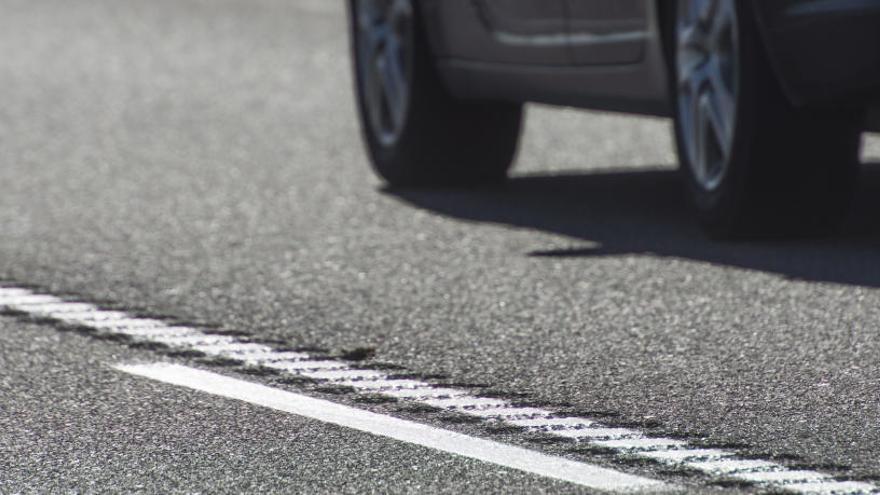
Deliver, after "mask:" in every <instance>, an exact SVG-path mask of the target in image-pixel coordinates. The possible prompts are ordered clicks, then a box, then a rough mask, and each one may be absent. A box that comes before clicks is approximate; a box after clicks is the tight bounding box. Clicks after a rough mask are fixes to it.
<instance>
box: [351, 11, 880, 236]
mask: <svg viewBox="0 0 880 495" xmlns="http://www.w3.org/2000/svg"><path fill="white" fill-rule="evenodd" d="M348 9H349V19H350V32H351V40H352V43H351V49H352V52H351V53H352V60H353V66H354V74H355V78H354V79H355V85H356V93H357V101H358V109H359V114H360V121H361V128H362V130H363V132H362V134H363V137H364V141H365V143H366V147H367V149H368V151H369V156H370V159H371V162H372V164H373V167H374V168H375V170H376V171H377V172H378V174H379V175H380V176H381V177H382V178H383V179H384V180H385V181H386V182H387V183H388V184H390V185H391V186H393V187H438V186H472V185H477V184H487V183H495V182H500V181H503V180H504V179H505V178H506V177H507V173H508V169H509V168H510V166H511V163H512V162H513V160H514V158H515V154H516V150H517V143H518V141H519V138H520V132H521V125H522V119H523V115H524V114H523V105H524V103H526V102H541V103H547V104H555V105H565V106H574V107H581V108H589V109H597V110H604V111H614V112H627V113H634V114H644V115H655V116H663V117H671V118H672V119H673V121H674V126H673V128H674V133H675V142H676V145H677V150H678V156H679V162H680V167H679V170H680V171H681V175H682V176H683V180H684V183H685V185H686V187H685V189H686V191H687V193H688V196H689V197H690V198H691V200H692V201H691V202H692V203H693V205H694V209H695V211H696V214H697V216H698V218H699V221H700V223H701V225H702V226H703V227H704V228H705V230H706V232H708V234H709V235H711V236H713V237H718V238H737V237H743V236H746V237H748V236H763V235H770V236H775V235H780V234H783V235H789V234H806V235H813V234H818V233H827V232H831V231H833V230H834V229H835V228H836V227H837V226H838V225H839V224H840V222H841V220H842V218H843V217H844V216H845V214H846V213H847V210H848V209H849V205H850V203H851V199H852V197H853V195H854V191H855V189H856V187H857V182H858V175H859V168H860V163H859V151H860V145H861V144H860V143H861V135H862V133H863V132H864V131H866V130H876V129H878V127H880V126H878V122H877V121H878V120H880V119H878V118H877V115H878V114H880V112H878V111H877V107H878V104H877V103H876V102H877V101H880V98H878V97H880V2H878V1H876V0H772V1H768V0H349V5H348Z"/></svg>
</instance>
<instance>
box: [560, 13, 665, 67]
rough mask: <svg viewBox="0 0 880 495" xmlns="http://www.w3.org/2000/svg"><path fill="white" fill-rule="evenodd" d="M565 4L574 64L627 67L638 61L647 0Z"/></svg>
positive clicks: (645, 32)
mask: <svg viewBox="0 0 880 495" xmlns="http://www.w3.org/2000/svg"><path fill="white" fill-rule="evenodd" d="M565 1H566V2H567V5H566V6H567V8H568V17H569V21H568V33H569V45H570V51H571V52H570V53H571V58H572V62H573V63H574V64H576V65H597V64H606V65H607V64H631V63H636V62H639V61H640V60H642V58H643V57H644V55H645V44H646V42H647V38H648V27H649V25H648V21H649V19H648V15H649V12H650V11H649V5H648V1H650V0H565Z"/></svg>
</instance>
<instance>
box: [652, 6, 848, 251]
mask: <svg viewBox="0 0 880 495" xmlns="http://www.w3.org/2000/svg"><path fill="white" fill-rule="evenodd" d="M697 4H702V5H715V6H716V7H715V8H714V11H712V12H708V10H707V12H706V14H707V15H704V16H703V22H702V24H699V27H694V15H693V12H694V11H695V10H698V9H699V7H694V5H697ZM727 16H733V17H732V21H730V20H725V17H727ZM670 17H671V22H672V26H671V28H670V29H669V31H668V32H670V33H671V36H672V40H671V41H672V44H671V50H670V52H671V62H672V64H671V70H670V73H671V74H672V76H671V79H672V83H671V88H672V94H673V98H672V100H673V108H674V112H675V140H676V145H677V147H678V153H679V158H680V163H681V171H682V173H683V175H684V180H685V181H686V184H687V190H688V192H689V196H690V198H691V200H692V202H693V204H694V206H695V207H696V210H697V213H698V216H699V220H700V223H701V224H702V226H703V228H704V230H705V231H706V232H707V233H708V234H709V235H710V236H712V237H716V238H741V237H778V236H789V235H817V234H827V233H830V232H832V231H833V230H835V228H836V227H837V226H838V225H839V223H840V220H842V218H843V217H844V215H845V214H846V212H847V210H848V206H849V204H850V201H851V198H852V197H853V195H854V191H855V188H856V182H857V178H858V172H859V146H860V136H861V129H860V128H859V125H858V120H857V118H856V117H857V116H856V115H854V113H853V112H850V111H845V110H822V111H816V110H808V109H798V108H795V107H794V106H792V104H791V103H790V102H789V101H788V99H787V97H786V96H785V94H784V93H783V91H782V89H781V86H780V84H779V81H778V80H777V78H776V77H775V75H774V73H773V70H772V68H771V66H770V63H769V61H768V60H767V57H766V54H765V52H764V48H763V46H762V45H761V43H760V39H761V37H760V33H759V32H758V28H757V25H756V20H755V19H756V18H755V13H754V11H753V6H752V3H751V2H749V1H739V0H716V1H715V2H711V1H709V2H707V1H703V2H700V1H698V0H676V2H675V7H674V13H673V15H671V16H670ZM724 23H727V24H730V27H729V28H727V29H725V28H723V26H722V24H724ZM700 29H701V30H702V34H700V31H699V30H700ZM713 29H714V31H715V32H716V33H721V34H720V35H719V36H717V37H715V38H714V39H715V40H716V41H714V42H713V41H711V40H712V39H713V37H712V36H709V35H707V34H706V33H707V32H712V30H713ZM728 33H729V34H728ZM685 40H687V41H689V42H690V43H685ZM725 40H726V41H725ZM701 43H703V44H705V45H706V46H702V48H703V51H700V50H698V49H697V48H694V47H700V44H701ZM707 46H709V48H707ZM725 52H728V53H726V54H725ZM707 53H708V55H707ZM700 57H704V59H703V61H702V62H700ZM713 57H714V58H713ZM701 64H702V65H701ZM700 73H702V74H700ZM716 86H717V87H722V88H726V89H727V90H729V91H730V93H731V95H732V97H733V98H732V104H727V105H725V104H724V102H725V101H729V100H730V99H729V98H728V99H725V98H724V97H723V95H721V96H719V94H718V91H719V90H718V89H716ZM713 116H714V117H715V118H712V117H713ZM718 116H720V117H718ZM724 118H727V119H729V123H728V124H726V125H724V124H723V119H724ZM718 122H722V124H717V123H718ZM712 123H716V124H714V125H713V124H712ZM725 130H727V131H728V132H724V131H725ZM707 136H708V137H707ZM725 138H727V139H728V141H727V142H726V143H723V142H722V140H723V139H725Z"/></svg>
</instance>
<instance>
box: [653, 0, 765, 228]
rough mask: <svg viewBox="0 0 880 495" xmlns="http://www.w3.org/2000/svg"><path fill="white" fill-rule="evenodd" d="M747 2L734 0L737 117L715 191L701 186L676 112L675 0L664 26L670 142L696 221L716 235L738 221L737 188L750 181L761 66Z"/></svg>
mask: <svg viewBox="0 0 880 495" xmlns="http://www.w3.org/2000/svg"><path fill="white" fill-rule="evenodd" d="M747 4H748V2H744V1H737V2H735V6H736V13H737V18H738V26H739V33H738V40H739V46H738V49H739V63H738V71H737V72H738V73H737V84H738V95H737V99H736V118H735V121H734V136H733V144H732V146H731V155H730V161H729V163H728V168H727V171H726V173H725V175H724V177H723V178H722V180H721V183H720V184H719V185H718V187H717V188H715V189H714V190H711V191H709V190H707V189H705V188H704V187H702V186H701V185H700V183H699V182H698V181H697V179H696V177H695V176H694V173H693V168H692V166H691V163H690V158H689V156H688V152H687V145H686V144H685V140H684V131H683V129H682V127H681V120H680V118H679V116H678V113H679V105H678V88H677V80H676V73H677V67H678V52H677V49H676V44H677V32H676V25H675V23H676V21H677V15H678V13H677V11H676V10H677V2H675V3H674V7H673V9H672V10H673V14H672V15H671V16H670V22H671V23H672V24H671V26H670V27H669V32H670V33H671V34H670V37H671V38H670V39H671V44H670V46H671V48H670V58H669V60H670V61H671V62H672V63H671V64H670V71H669V72H670V78H669V81H670V94H671V99H670V100H671V103H672V108H673V112H674V113H673V115H674V116H675V117H674V118H673V125H674V133H675V143H676V148H677V151H678V157H679V163H680V167H679V172H680V174H681V175H682V176H683V179H684V183H685V187H686V192H687V195H688V197H689V198H690V201H691V203H692V204H693V205H694V207H695V208H696V210H697V214H698V217H699V220H700V223H701V224H703V226H704V228H706V229H707V230H708V231H709V233H710V234H716V233H717V234H720V231H722V230H727V229H728V228H729V227H730V226H732V224H734V223H735V222H736V221H737V218H736V212H737V211H739V206H740V205H741V204H742V203H743V200H744V199H745V198H742V197H741V196H742V191H743V190H744V189H745V187H744V186H745V184H746V183H747V182H748V180H749V175H750V173H751V171H750V170H749V168H750V167H749V165H750V162H751V160H750V156H751V147H752V145H753V143H754V139H753V137H754V136H753V133H754V129H755V126H754V125H752V124H753V123H754V121H755V110H756V109H755V102H756V101H757V100H758V99H759V95H758V94H757V90H758V88H757V84H756V75H757V74H756V71H757V70H760V69H759V67H758V64H759V63H760V62H759V60H757V58H758V56H759V53H758V50H759V48H760V45H759V44H758V43H757V42H756V40H757V37H758V34H759V33H758V32H757V30H756V29H755V26H754V17H753V15H752V12H751V9H750V8H749V6H748V5H747Z"/></svg>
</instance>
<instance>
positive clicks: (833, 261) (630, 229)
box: [384, 164, 880, 287]
mask: <svg viewBox="0 0 880 495" xmlns="http://www.w3.org/2000/svg"><path fill="white" fill-rule="evenodd" d="M384 192H385V193H386V194H388V195H391V196H393V197H395V198H398V199H399V200H400V201H402V202H404V203H406V204H409V205H412V206H415V207H417V208H422V209H425V210H429V211H432V212H435V213H438V214H441V215H445V216H448V217H452V218H457V219H462V220H468V221H475V222H487V223H495V224H503V225H511V226H516V227H521V228H529V229H535V230H540V231H545V232H551V233H554V234H559V235H563V236H567V237H570V238H573V239H578V240H583V241H589V246H590V247H585V248H582V249H580V248H574V249H565V250H558V249H547V250H540V249H539V250H536V251H533V252H530V253H527V254H528V255H529V256H533V257H538V258H560V257H566V258H577V257H594V256H613V255H622V254H642V255H651V256H661V257H664V256H668V257H675V258H684V259H690V260H696V261H703V262H707V263H713V264H717V265H724V266H732V267H738V268H745V269H750V270H760V271H764V272H771V273H776V274H780V275H782V276H785V277H788V278H792V279H802V280H809V281H817V282H832V283H838V284H848V285H858V286H866V287H880V249H878V248H880V164H868V165H866V166H865V167H864V171H863V176H862V179H861V182H860V191H859V193H858V195H857V197H856V200H855V204H854V207H853V210H852V213H851V215H850V218H849V219H848V220H847V222H846V223H845V225H844V227H843V229H842V231H841V233H839V234H838V235H835V236H833V237H829V238H823V239H780V240H772V241H748V242H746V241H742V242H720V241H713V240H710V239H708V238H706V237H705V236H704V235H703V233H702V232H701V231H700V229H699V226H698V225H697V224H696V222H695V221H694V216H693V213H692V211H691V209H690V207H689V205H688V204H687V202H686V199H685V195H684V192H683V189H682V186H681V183H680V180H679V178H678V175H677V172H675V171H673V170H658V169H653V170H650V169H645V170H635V171H633V170H625V171H605V172H597V173H563V174H555V175H545V176H520V177H515V178H512V179H511V180H510V181H509V182H508V183H507V184H505V185H504V186H501V187H498V188H491V189H456V190H416V189H385V190H384ZM585 244H587V243H585Z"/></svg>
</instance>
